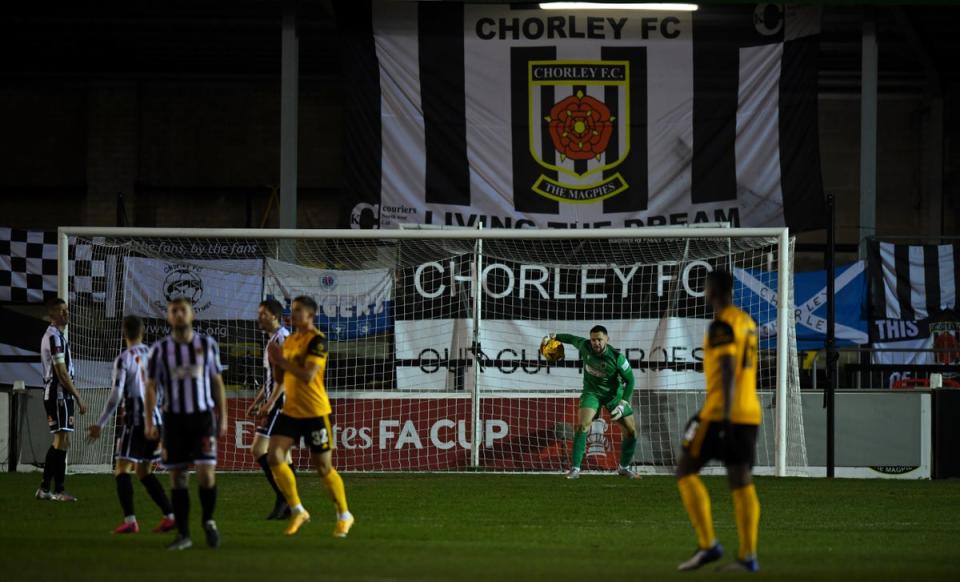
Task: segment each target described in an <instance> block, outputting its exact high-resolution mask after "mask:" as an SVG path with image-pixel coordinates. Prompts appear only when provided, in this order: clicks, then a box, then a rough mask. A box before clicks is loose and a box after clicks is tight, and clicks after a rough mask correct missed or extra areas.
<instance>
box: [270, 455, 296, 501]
mask: <svg viewBox="0 0 960 582" xmlns="http://www.w3.org/2000/svg"><path fill="white" fill-rule="evenodd" d="M270 472H271V473H273V480H274V481H275V482H276V483H277V487H279V488H280V491H281V492H282V493H283V497H284V499H286V500H287V505H289V506H290V507H296V506H298V505H300V495H299V494H298V493H297V478H296V477H295V476H294V474H293V471H291V470H290V465H288V464H286V463H280V464H279V465H270Z"/></svg>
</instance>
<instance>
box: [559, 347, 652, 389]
mask: <svg viewBox="0 0 960 582" xmlns="http://www.w3.org/2000/svg"><path fill="white" fill-rule="evenodd" d="M555 337H556V338H557V340H559V341H561V342H563V343H565V344H571V345H573V346H574V347H576V348H577V351H578V352H580V361H581V362H583V391H584V392H591V393H593V394H596V395H597V397H598V398H599V399H600V402H601V403H606V402H609V401H611V400H613V399H614V398H616V397H617V395H618V393H619V396H620V398H619V399H620V400H626V401H627V402H629V401H630V396H631V395H632V394H633V389H634V388H635V387H636V379H635V378H634V377H633V368H631V367H630V362H629V361H627V358H626V356H624V355H623V354H622V353H620V352H619V351H618V350H615V349H613V348H612V347H610V345H607V347H605V348H604V349H603V353H601V354H596V353H594V351H593V348H592V347H590V340H588V339H586V338H582V337H578V336H575V335H570V334H567V333H558V334H557V335H556V336H555ZM621 380H623V385H622V386H623V391H622V392H620V388H621V383H620V381H621Z"/></svg>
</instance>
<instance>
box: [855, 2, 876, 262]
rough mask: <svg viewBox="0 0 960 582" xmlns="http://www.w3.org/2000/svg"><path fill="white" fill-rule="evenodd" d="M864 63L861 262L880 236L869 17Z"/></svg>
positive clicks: (873, 22)
mask: <svg viewBox="0 0 960 582" xmlns="http://www.w3.org/2000/svg"><path fill="white" fill-rule="evenodd" d="M861 47H862V48H861V63H860V69H861V70H860V79H861V81H860V236H859V242H860V243H861V244H860V258H861V259H866V256H867V255H866V253H867V248H866V245H864V244H862V243H863V241H865V240H866V239H867V237H868V236H873V235H875V234H877V232H876V231H877V61H878V55H877V22H876V20H875V19H874V16H873V14H872V13H868V14H867V16H866V17H865V20H864V22H863V32H862V35H861Z"/></svg>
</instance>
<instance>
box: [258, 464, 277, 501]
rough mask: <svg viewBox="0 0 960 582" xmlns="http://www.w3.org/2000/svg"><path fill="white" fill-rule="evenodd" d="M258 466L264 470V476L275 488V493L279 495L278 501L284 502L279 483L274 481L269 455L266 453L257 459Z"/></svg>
mask: <svg viewBox="0 0 960 582" xmlns="http://www.w3.org/2000/svg"><path fill="white" fill-rule="evenodd" d="M257 464H258V465H260V468H261V469H263V474H264V475H266V477H267V482H268V483H270V486H271V487H273V492H274V493H276V494H277V501H283V492H282V491H280V488H279V487H277V482H276V481H274V479H273V471H271V470H270V463H268V462H267V454H266V453H264V454H262V455H260V456H259V457H257Z"/></svg>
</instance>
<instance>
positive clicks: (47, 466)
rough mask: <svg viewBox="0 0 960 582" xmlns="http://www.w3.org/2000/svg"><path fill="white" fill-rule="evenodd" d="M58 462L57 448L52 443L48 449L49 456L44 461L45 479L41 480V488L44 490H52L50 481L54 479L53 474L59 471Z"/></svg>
mask: <svg viewBox="0 0 960 582" xmlns="http://www.w3.org/2000/svg"><path fill="white" fill-rule="evenodd" d="M56 464H57V449H55V448H53V445H50V448H49V449H47V458H46V460H45V461H44V462H43V481H41V482H40V488H41V489H43V490H44V491H50V481H51V480H53V476H54V474H56V472H57V471H56Z"/></svg>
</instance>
